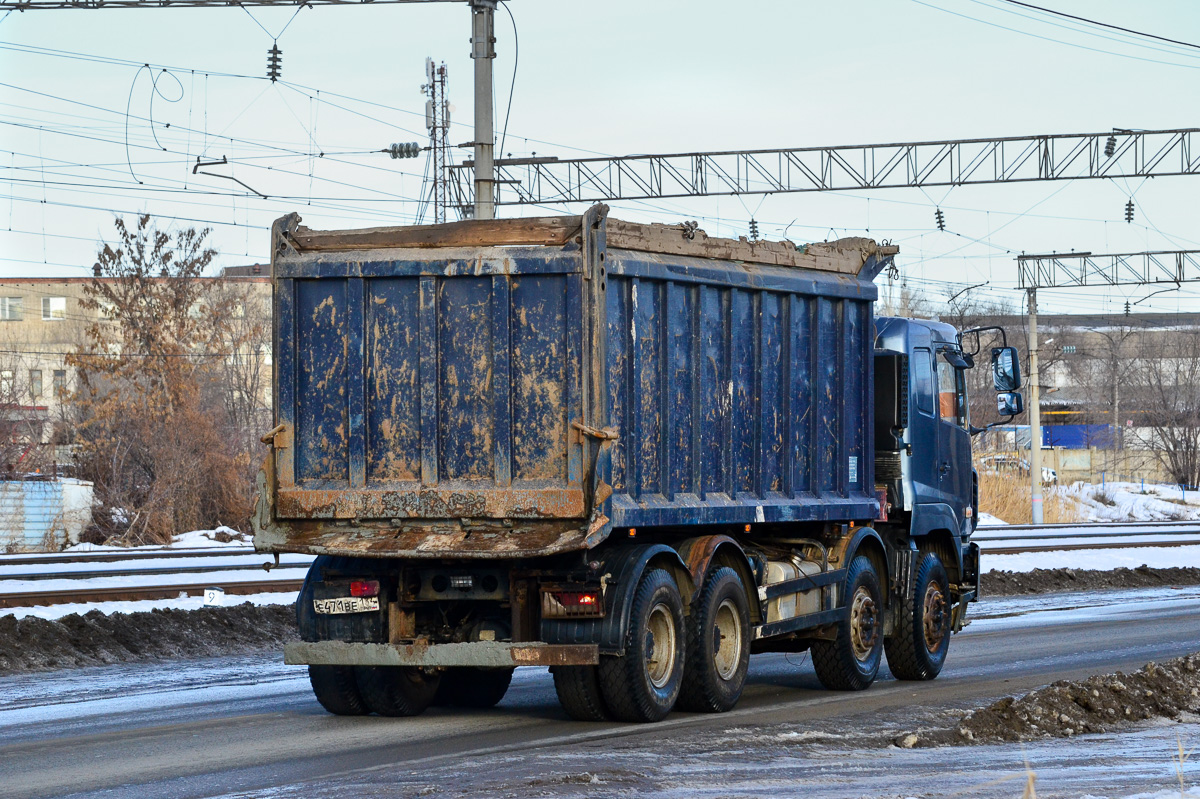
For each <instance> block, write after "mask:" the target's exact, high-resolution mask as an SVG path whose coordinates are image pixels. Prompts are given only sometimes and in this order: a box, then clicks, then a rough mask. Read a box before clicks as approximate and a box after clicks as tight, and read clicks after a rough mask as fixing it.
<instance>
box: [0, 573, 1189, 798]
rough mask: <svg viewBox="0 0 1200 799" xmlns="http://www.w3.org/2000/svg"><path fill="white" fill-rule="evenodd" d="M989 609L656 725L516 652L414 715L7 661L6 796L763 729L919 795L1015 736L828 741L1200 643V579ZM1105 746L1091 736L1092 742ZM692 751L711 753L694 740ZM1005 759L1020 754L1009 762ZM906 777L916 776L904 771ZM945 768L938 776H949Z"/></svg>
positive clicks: (296, 784)
mask: <svg viewBox="0 0 1200 799" xmlns="http://www.w3.org/2000/svg"><path fill="white" fill-rule="evenodd" d="M1114 600H1115V601H1114ZM980 608H981V610H983V611H984V613H982V614H980V616H979V617H978V620H977V621H975V622H974V624H972V625H971V626H970V627H969V628H968V629H967V631H965V632H964V633H963V634H962V635H960V636H957V637H956V638H955V639H954V643H953V647H952V649H951V654H950V661H949V664H948V666H947V670H946V671H945V672H944V673H943V675H942V677H941V678H939V679H938V680H936V681H934V682H932V683H922V684H913V683H898V682H895V681H893V680H892V679H891V678H890V676H887V675H886V669H884V670H883V675H882V678H881V680H880V681H879V682H877V683H876V685H875V686H874V687H872V688H871V689H870V690H869V691H867V692H864V693H860V694H835V693H831V692H827V691H824V690H821V689H820V687H819V685H818V683H817V681H816V678H815V676H814V675H813V673H812V670H811V668H810V667H809V666H808V663H807V659H806V658H805V657H804V656H783V655H767V656H757V657H756V658H754V659H753V660H752V664H751V684H750V685H749V687H748V689H747V691H746V694H745V696H744V698H743V700H742V702H741V704H740V705H739V706H738V708H737V709H736V710H735V711H734V712H732V713H728V714H724V715H720V716H704V715H689V714H682V713H676V714H673V715H672V716H671V717H670V718H669V719H668V720H667V721H665V722H664V723H662V724H658V725H652V726H629V725H593V724H580V723H576V722H571V721H568V720H567V719H566V717H565V715H564V714H563V713H562V711H561V710H560V709H559V707H558V705H557V703H556V701H555V697H554V688H553V685H552V683H551V681H550V678H549V675H548V674H546V672H545V671H544V670H535V669H522V670H519V671H518V674H517V677H516V679H515V680H514V684H513V688H512V690H511V691H510V692H509V694H508V696H507V697H506V698H505V700H504V702H503V703H502V704H501V705H500V707H498V708H497V709H496V710H494V711H489V712H478V711H451V710H437V711H431V712H430V713H428V714H426V715H425V716H422V717H420V718H417V719H383V718H374V717H372V718H359V719H345V718H336V717H333V716H329V715H327V714H325V713H324V712H323V711H322V710H321V709H320V708H319V707H318V706H317V705H316V703H315V701H314V700H313V699H312V697H311V694H310V693H309V690H308V686H307V681H306V679H305V677H304V674H303V671H301V670H296V669H294V668H289V667H285V666H282V665H279V664H278V662H277V660H276V658H273V657H257V658H241V659H232V660H221V661H211V662H208V661H192V662H189V663H186V664H162V665H149V666H147V665H141V666H119V667H103V668H91V669H81V670H78V671H70V672H57V673H49V674H40V675H29V676H21V677H8V678H3V679H0V774H3V775H5V778H4V779H3V780H0V796H4V797H9V796H11V797H42V796H64V795H80V796H85V795H86V796H100V795H103V796H105V797H111V798H112V799H121V798H123V797H131V798H134V797H136V799H152V798H153V797H188V796H223V795H232V796H255V797H259V796H281V797H312V796H317V797H324V796H328V797H333V796H344V795H348V794H355V795H359V796H410V795H416V794H418V793H421V794H423V795H437V794H441V793H445V794H446V795H459V794H466V795H475V792H476V791H479V795H480V796H484V795H488V796H500V795H513V796H523V795H528V794H529V793H530V791H531V787H533V786H539V785H544V786H547V787H546V789H545V790H543V791H541V792H542V793H546V794H548V795H564V794H571V795H576V794H578V795H595V796H600V795H606V794H608V793H611V791H612V789H617V788H632V789H634V790H636V791H638V792H639V793H650V794H654V795H663V796H668V795H684V794H689V793H692V792H694V791H695V790H696V789H697V788H698V787H700V786H703V785H709V784H710V783H711V782H712V780H713V779H714V777H713V773H714V772H713V769H715V768H716V767H717V762H718V761H719V760H720V758H722V757H729V756H730V752H731V750H738V749H740V748H744V747H746V746H747V744H749V743H751V741H752V739H756V736H757V737H760V738H761V737H762V736H767V738H769V739H770V740H773V741H776V743H778V742H779V741H783V742H784V743H785V744H786V745H787V747H786V750H787V752H788V753H790V754H787V756H786V757H783V759H782V760H780V761H779V762H775V765H774V766H771V768H770V769H767V770H768V771H771V773H776V774H778V776H779V777H780V778H782V777H783V775H784V774H785V773H796V774H797V776H796V779H803V780H804V784H805V786H806V787H805V790H804V792H805V793H806V794H808V795H829V796H837V795H842V796H845V795H859V794H858V792H857V791H850V790H849V785H852V784H855V783H854V780H853V779H850V775H849V773H843V772H839V771H838V769H837V768H835V767H834V766H835V765H836V762H841V761H839V760H838V758H842V760H845V758H847V757H848V758H851V759H857V758H861V759H862V764H861V769H860V771H861V772H862V778H863V779H864V780H867V782H865V783H863V785H864V794H863V795H872V796H877V795H881V793H880V792H879V791H877V790H872V789H869V788H867V787H866V786H867V785H868V784H870V779H875V780H876V783H875V784H876V785H884V784H886V785H887V786H889V789H891V788H894V789H895V790H896V791H899V792H900V793H899V794H898V795H904V794H906V793H919V794H926V793H927V792H928V791H929V788H930V786H929V785H928V784H925V780H924V779H923V778H922V776H921V775H922V774H923V775H925V777H926V778H927V777H928V775H929V774H930V773H936V772H938V771H940V770H942V769H943V768H950V769H958V770H959V771H961V770H962V769H963V768H964V766H963V762H964V761H963V759H964V758H966V759H967V760H969V761H970V762H971V763H973V764H974V765H972V766H970V768H968V771H975V772H977V774H976V775H975V776H978V780H976V781H975V782H973V783H966V784H978V783H980V782H983V781H984V780H985V779H986V778H987V776H988V775H989V774H993V775H994V774H996V773H999V771H998V770H1000V771H1002V769H1000V766H999V765H997V764H999V763H1001V762H1003V763H1008V762H1009V761H1010V760H1011V759H1012V757H1013V755H1012V753H1008V754H1003V753H1000V754H996V753H994V752H993V754H991V755H989V756H987V757H984V756H983V755H984V752H985V750H988V751H990V750H991V749H1000V750H1002V749H1004V747H998V748H997V747H992V748H987V747H981V748H973V749H969V750H966V749H939V750H924V751H922V752H920V753H915V752H907V751H903V750H896V749H875V750H855V749H851V750H846V749H845V744H844V743H843V744H842V745H841V748H840V749H839V748H838V747H837V746H834V748H833V749H832V750H831V749H829V746H830V741H836V740H839V739H840V740H842V741H843V742H844V741H845V740H846V739H845V736H846V735H847V734H850V735H851V736H852V737H853V736H865V737H866V738H870V737H871V734H872V733H873V732H877V731H878V730H879V729H880V725H882V726H883V728H884V729H885V730H886V729H888V728H889V725H890V728H894V729H904V728H905V725H907V727H908V728H911V727H912V726H915V725H916V724H918V723H931V722H932V721H935V720H939V719H944V718H945V716H946V714H947V713H948V712H951V711H953V712H957V711H958V710H959V709H961V708H964V707H968V706H974V705H976V704H979V703H981V702H983V701H985V700H989V699H991V698H995V697H997V696H1001V695H1005V694H1008V693H1018V692H1024V691H1026V690H1029V689H1032V688H1034V687H1036V686H1039V685H1042V684H1045V683H1048V682H1051V681H1053V680H1057V679H1063V678H1078V677H1084V676H1087V675H1089V674H1093V673H1097V672H1102V671H1109V670H1112V669H1127V670H1128V669H1134V668H1137V667H1140V666H1141V665H1142V664H1143V663H1145V662H1146V661H1148V660H1162V659H1166V658H1168V657H1173V656H1176V655H1180V654H1184V653H1187V652H1191V651H1195V650H1196V649H1200V588H1190V589H1183V590H1177V591H1169V590H1168V591H1163V590H1155V591H1130V592H1120V593H1115V594H1113V593H1110V594H1107V595H1104V599H1103V601H1101V599H1100V598H1099V595H1087V594H1083V595H1074V596H1072V595H1059V596H1058V597H1055V598H1048V597H1044V596H1042V597H1021V598H1013V599H1003V600H993V601H991V602H989V603H981V604H980ZM1185 726H1187V727H1191V728H1192V730H1191V735H1193V736H1195V735H1197V734H1198V733H1197V732H1196V729H1195V726H1194V725H1185ZM1152 733H1153V731H1150V732H1147V733H1145V734H1146V735H1150V734H1152ZM1160 733H1161V731H1160ZM781 736H784V737H781ZM787 736H792V737H791V738H788V737H787ZM821 736H824V738H822V737H821ZM1160 737H1161V735H1160ZM1114 740H1119V736H1118V737H1115V738H1114ZM1130 740H1132V739H1130ZM1164 740H1165V739H1164ZM1172 740H1173V738H1172ZM806 741H807V742H808V743H807V744H805V742H806ZM1079 743H1081V741H1076V742H1071V745H1075V744H1079ZM1160 743H1161V742H1160ZM1192 743H1195V741H1193V742H1192ZM800 744H805V745H800ZM780 745H783V744H780ZM798 745H800V747H799V748H797V746H798ZM1146 745H1147V746H1150V744H1146ZM1055 746H1056V747H1057V748H1053V749H1051V750H1048V751H1049V753H1050V754H1053V755H1054V756H1055V757H1059V759H1060V760H1061V747H1063V746H1067V744H1058V745H1055ZM1154 746H1155V747H1157V746H1158V743H1156V744H1154ZM813 747H815V748H813ZM1097 747H1099V749H1097ZM1035 748H1036V747H1035ZM1135 748H1136V747H1135ZM752 749H753V751H754V752H755V753H756V754H757V755H758V756H756V757H751V758H749V759H748V760H747V759H746V758H742V759H741V761H740V762H741V764H742V765H743V766H745V767H747V768H750V771H751V772H754V768H753V767H752V766H753V764H754V763H757V764H758V767H761V768H760V771H761V769H766V768H767V766H766V765H765V764H764V762H765V761H763V758H762V753H763V752H766V751H769V750H770V747H765V748H764V747H759V746H757V745H755V746H753V747H752ZM1102 749H1103V745H1102V744H1100V743H1096V744H1095V745H1094V746H1093V747H1092V750H1088V751H1093V750H1094V751H1100V750H1102ZM1117 749H1118V750H1119V751H1117V753H1116V754H1114V755H1112V756H1111V757H1109V756H1106V757H1108V760H1105V761H1104V762H1106V763H1108V764H1109V765H1107V766H1105V768H1104V770H1103V778H1104V779H1110V780H1111V779H1117V780H1124V781H1126V782H1129V786H1128V787H1129V788H1130V792H1133V791H1132V789H1134V788H1142V787H1145V786H1146V785H1151V786H1152V785H1154V784H1158V783H1157V782H1151V783H1145V782H1144V781H1143V782H1138V780H1142V779H1143V778H1146V779H1149V777H1146V774H1148V773H1150V772H1154V773H1155V774H1156V775H1157V776H1155V777H1154V779H1156V780H1157V779H1159V778H1160V777H1161V774H1158V773H1157V771H1161V768H1159V766H1161V767H1162V768H1166V767H1167V766H1169V754H1170V753H1169V752H1167V751H1163V752H1162V753H1161V756H1160V755H1159V753H1157V751H1155V752H1153V753H1152V754H1153V758H1151V760H1152V762H1151V763H1150V765H1149V766H1148V767H1147V768H1148V769H1149V771H1147V770H1146V769H1138V768H1135V767H1133V765H1130V767H1129V768H1128V769H1124V770H1122V769H1116V770H1114V769H1113V768H1112V767H1111V766H1112V763H1113V762H1120V760H1119V756H1120V754H1121V752H1124V753H1125V755H1128V756H1132V754H1130V751H1129V747H1128V746H1125V747H1124V748H1123V749H1122V748H1121V747H1119V746H1118V747H1117ZM1014 751H1015V750H1014ZM684 752H689V753H694V754H697V755H700V754H703V755H705V756H702V757H683V756H682V755H681V754H680V753H684ZM833 752H841V754H840V755H837V756H834V754H831V753H833ZM976 753H978V755H977V754H976ZM918 754H919V755H920V757H918ZM881 757H882V758H884V759H888V760H889V762H893V761H894V765H895V772H894V777H887V776H886V770H883V771H881V770H880V768H881V765H880V764H881V763H882V762H883V761H882V760H880V758H881ZM1048 757H1049V754H1048ZM1112 757H1118V760H1117V761H1113V760H1112ZM622 758H624V760H622ZM797 758H799V760H797ZM822 758H824V759H822ZM830 758H832V759H830ZM905 758H908V762H909V765H908V766H907V767H906V766H905V765H904V762H905ZM989 758H990V759H989ZM768 759H769V758H768ZM777 760H778V758H777ZM835 761H836V762H835ZM876 761H878V762H876ZM772 762H774V761H772ZM639 763H640V764H642V765H641V766H640V767H636V764H639ZM939 763H941V764H942V765H941V766H939V765H938V764H939ZM589 764H592V765H591V766H589ZM822 764H823V765H822ZM989 764H990V765H989ZM1155 764H1157V765H1155ZM1059 765H1060V766H1061V763H1060V764H1059ZM600 767H603V771H604V773H603V775H599V772H598V771H597V769H598V768H600ZM589 769H590V770H589ZM706 769H707V770H708V771H706ZM789 769H790V771H789ZM872 769H874V770H875V771H874V772H873V773H874V774H875V776H874V777H873V778H871V777H870V774H869V773H870V772H871V770H872ZM1156 769H1157V771H1156ZM583 771H587V772H588V774H589V775H591V776H596V779H597V780H599V781H600V782H602V783H603V782H607V784H608V789H604V788H599V787H597V788H592V789H591V790H590V791H589V790H588V785H587V784H584V783H588V782H590V776H589V778H588V779H584V780H583V781H582V782H580V781H579V780H578V779H577V778H578V776H579V774H580V773H582V772H583ZM801 772H802V774H801ZM1009 772H1011V763H1009V770H1008V771H1004V772H1003V773H1009ZM715 773H720V774H724V773H725V772H724V771H720V772H715ZM905 774H908V775H909V776H908V777H905ZM706 775H707V776H706ZM822 775H824V776H822ZM1139 775H1140V776H1139ZM762 778H764V777H763V773H758V776H757V777H747V779H750V782H748V783H746V785H749V786H750V787H746V786H745V785H743V786H742V787H741V788H739V787H738V786H736V785H734V784H732V783H723V784H724V788H723V789H722V790H721V791H718V793H721V794H722V795H761V794H763V793H775V794H779V795H787V794H789V793H799V792H800V791H799V784H798V783H797V784H795V785H793V788H792V789H791V790H790V791H789V790H788V789H780V790H776V789H775V788H771V789H768V787H767V783H763V782H754V780H755V779H762ZM897 780H899V782H897ZM905 780H912V781H913V782H912V784H911V785H905V784H904V781H905ZM622 781H626V782H629V783H630V784H628V785H624V784H620V783H622ZM938 783H939V784H941V785H943V787H944V789H945V791H946V792H949V791H950V790H951V788H952V786H951V785H949V784H945V783H944V781H942V780H938ZM755 785H757V786H758V787H757V788H754V786H755ZM822 785H824V786H825V787H826V788H828V791H825V789H822V788H820V786H822ZM839 785H840V791H841V792H840V793H839V791H838V789H837V786H839ZM962 785H963V783H959V788H960V789H961V787H962ZM1003 787H1004V790H1003V791H1001V792H999V793H996V794H995V795H1004V796H1014V795H1019V794H1020V789H1019V787H1014V786H1013V785H1012V784H1011V783H1007V784H1004V786H1003ZM934 793H935V794H937V793H939V791H934ZM986 793H987V792H986V791H984V792H976V795H985V794H986ZM888 795H890V794H888ZM1068 795H1071V794H1068ZM1096 795H1128V794H1127V793H1126V794H1122V793H1117V794H1105V793H1098V794H1096ZM1176 795H1178V793H1176Z"/></svg>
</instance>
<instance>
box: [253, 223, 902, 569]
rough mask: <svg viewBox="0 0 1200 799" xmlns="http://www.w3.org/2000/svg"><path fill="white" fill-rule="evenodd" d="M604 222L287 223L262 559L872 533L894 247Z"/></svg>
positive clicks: (506, 552)
mask: <svg viewBox="0 0 1200 799" xmlns="http://www.w3.org/2000/svg"><path fill="white" fill-rule="evenodd" d="M606 211H607V209H606V208H604V207H603V206H597V207H596V208H593V209H592V210H591V211H589V212H588V213H587V214H585V215H584V216H582V217H557V218H551V219H542V220H499V221H493V222H467V223H457V224H452V225H441V226H434V227H428V228H396V229H380V230H371V231H348V232H342V233H322V232H316V231H308V230H306V229H304V228H298V227H297V222H298V218H295V217H294V216H293V217H290V218H285V219H284V220H281V221H280V223H277V229H276V249H275V251H276V256H275V259H274V264H273V274H274V281H275V308H276V311H275V314H276V316H275V321H276V338H275V353H276V363H275V368H276V400H277V401H276V416H277V419H276V420H277V422H278V423H279V427H277V428H276V430H275V431H273V433H272V436H271V437H270V438H269V439H267V440H269V441H270V442H271V443H272V444H273V453H274V457H273V459H270V460H269V462H268V468H267V470H266V472H265V474H264V478H263V483H262V489H263V490H262V496H263V498H262V500H261V501H260V505H259V510H258V513H257V514H256V519H255V524H256V532H257V536H258V537H257V543H258V545H259V546H260V548H263V549H276V550H293V551H295V550H301V551H312V552H329V553H342V554H377V555H403V556H406V557H431V558H436V557H447V556H464V557H505V558H513V557H520V556H525V555H539V554H549V553H553V552H561V551H566V550H571V549H580V548H583V547H585V546H594V545H596V544H597V543H599V542H600V541H602V540H603V539H604V538H605V537H607V536H608V535H609V534H610V532H611V531H612V530H614V529H622V530H624V529H626V528H630V527H634V528H643V527H667V526H669V527H687V526H693V525H708V524H720V525H727V524H754V523H764V522H791V521H836V520H852V519H870V518H873V517H874V516H875V515H876V509H877V505H876V499H875V495H874V491H873V482H872V474H871V471H872V451H871V446H872V440H871V438H870V436H868V435H867V433H866V431H868V430H869V429H870V419H871V417H870V408H871V386H872V381H871V348H872V317H871V303H872V301H873V300H874V299H875V296H876V291H875V287H874V285H873V284H872V282H871V280H872V278H873V277H874V275H875V274H876V273H877V272H878V271H879V269H881V268H882V267H883V265H885V264H886V262H887V261H888V260H889V258H890V254H889V251H888V250H885V249H884V248H878V247H876V246H875V244H874V242H869V241H868V240H865V239H855V240H850V243H845V242H838V243H835V244H831V245H810V247H809V248H808V250H797V249H796V248H794V247H793V246H792V245H790V244H780V243H775V244H770V245H768V244H766V243H761V244H757V243H749V242H730V241H726V240H716V239H713V240H709V239H706V238H704V235H703V233H702V232H698V231H694V229H692V228H688V227H687V226H683V227H682V228H681V227H678V226H646V225H630V224H628V223H621V222H618V221H617V220H608V219H606ZM689 233H690V234H691V238H688V235H689ZM822 248H823V249H822ZM892 252H894V250H893V251H892ZM721 256H724V257H721Z"/></svg>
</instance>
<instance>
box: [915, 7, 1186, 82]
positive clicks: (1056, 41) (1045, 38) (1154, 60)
mask: <svg viewBox="0 0 1200 799" xmlns="http://www.w3.org/2000/svg"><path fill="white" fill-rule="evenodd" d="M912 2H914V3H916V4H917V5H921V6H925V7H926V8H932V9H935V10H937V11H941V12H943V13H946V14H952V15H953V16H956V17H961V18H962V19H968V20H971V21H972V22H979V23H982V24H984V25H988V26H990V27H993V28H999V29H1000V30H1005V31H1008V32H1009V33H1019V34H1021V35H1022V36H1031V37H1033V38H1034V39H1041V40H1042V41H1045V42H1053V43H1054V44H1062V45H1066V46H1067V47H1077V48H1079V49H1081V50H1089V51H1091V52H1093V53H1103V54H1104V55H1112V56H1118V57H1120V58H1132V59H1134V60H1136V61H1145V62H1147V63H1150V64H1163V65H1166V66H1170V67H1183V68H1184V69H1200V64H1180V63H1178V62H1176V61H1162V60H1160V59H1157V58H1145V57H1144V56H1138V55H1133V54H1131V53H1118V52H1114V51H1112V50H1102V49H1100V48H1098V47H1088V46H1087V45H1085V44H1078V43H1076V42H1066V41H1063V40H1062V39H1055V38H1053V37H1050V36H1041V35H1039V34H1036V33H1033V32H1032V31H1027V30H1021V29H1020V28H1010V27H1008V26H1007V25H1001V24H999V23H997V22H990V21H988V20H986V19H980V18H979V17H972V16H971V15H969V14H962V13H960V12H958V11H951V10H950V9H948V8H942V7H941V6H937V5H934V4H933V3H927V2H924V0H912Z"/></svg>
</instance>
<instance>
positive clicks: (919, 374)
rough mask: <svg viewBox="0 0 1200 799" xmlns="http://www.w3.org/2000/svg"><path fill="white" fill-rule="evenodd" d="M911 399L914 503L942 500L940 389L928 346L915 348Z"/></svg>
mask: <svg viewBox="0 0 1200 799" xmlns="http://www.w3.org/2000/svg"><path fill="white" fill-rule="evenodd" d="M909 374H910V380H909V382H910V384H911V389H910V390H911V399H910V402H909V408H915V409H916V412H915V413H912V412H910V413H909V430H908V443H909V445H910V446H911V447H912V453H911V454H910V456H909V459H908V461H909V474H910V475H911V479H912V483H913V492H914V496H913V497H912V501H913V503H914V504H921V503H925V502H938V501H939V499H940V495H941V475H940V474H939V472H938V462H939V453H938V427H939V426H940V423H939V421H938V414H937V407H936V402H937V393H936V384H935V383H934V369H933V351H932V350H930V349H927V348H925V347H917V348H916V349H914V350H913V353H912V360H911V364H910V369H909Z"/></svg>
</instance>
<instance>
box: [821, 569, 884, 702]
mask: <svg viewBox="0 0 1200 799" xmlns="http://www.w3.org/2000/svg"><path fill="white" fill-rule="evenodd" d="M843 596H845V597H846V611H847V612H846V615H845V616H844V617H843V618H842V620H841V621H839V622H838V623H837V637H836V638H834V640H832V641H825V640H819V641H813V644H812V662H813V668H814V669H816V672H817V679H819V680H820V681H821V684H822V685H824V686H825V687H826V688H830V689H833V690H835V691H861V690H863V689H864V688H867V687H868V686H870V685H871V683H873V682H874V681H875V675H876V674H878V673H879V661H880V660H881V659H882V657H883V594H882V592H881V591H880V590H879V576H878V575H876V574H875V567H874V566H872V565H871V561H870V559H869V558H867V556H865V555H859V556H858V557H856V558H855V559H854V560H853V561H851V563H850V568H849V569H847V570H846V587H845V593H844V594H843Z"/></svg>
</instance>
